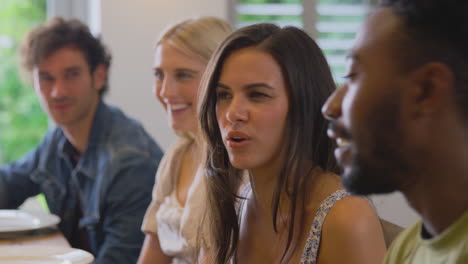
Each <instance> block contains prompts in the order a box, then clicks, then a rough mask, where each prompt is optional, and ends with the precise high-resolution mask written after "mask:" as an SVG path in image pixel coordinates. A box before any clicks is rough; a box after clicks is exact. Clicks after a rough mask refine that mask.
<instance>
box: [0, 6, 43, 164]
mask: <svg viewBox="0 0 468 264" xmlns="http://www.w3.org/2000/svg"><path fill="white" fill-rule="evenodd" d="M45 19H46V0H1V3H0V165H1V164H5V163H8V162H11V161H14V160H16V159H18V158H20V157H21V156H23V155H24V154H25V153H27V152H28V151H29V150H31V149H32V148H33V147H34V146H35V145H37V143H38V142H39V141H40V140H41V138H42V136H43V135H44V133H45V131H46V130H47V116H46V115H45V113H44V112H43V111H42V109H41V107H40V104H39V102H38V99H37V97H36V95H35V93H34V90H33V88H32V87H31V84H30V83H29V81H27V80H22V78H21V77H20V70H19V63H18V61H19V59H18V49H19V45H20V43H21V40H22V38H23V37H24V34H26V33H27V32H28V31H29V30H30V29H31V28H32V27H33V26H35V25H37V24H39V23H42V22H43V21H44V20H45ZM23 79H24V78H23Z"/></svg>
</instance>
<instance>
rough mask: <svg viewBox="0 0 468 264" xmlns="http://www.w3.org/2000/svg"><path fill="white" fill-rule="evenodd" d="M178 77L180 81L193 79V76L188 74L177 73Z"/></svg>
mask: <svg viewBox="0 0 468 264" xmlns="http://www.w3.org/2000/svg"><path fill="white" fill-rule="evenodd" d="M176 77H177V79H179V80H185V79H191V78H192V74H190V73H186V72H179V73H177V75H176Z"/></svg>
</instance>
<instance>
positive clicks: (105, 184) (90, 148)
mask: <svg viewBox="0 0 468 264" xmlns="http://www.w3.org/2000/svg"><path fill="white" fill-rule="evenodd" d="M21 61H22V66H23V69H24V71H25V73H26V74H27V75H28V77H30V79H31V80H32V82H33V86H34V89H35V91H36V93H37V95H38V97H39V99H40V102H41V104H42V106H43V108H44V110H45V111H46V112H47V113H48V115H49V117H50V118H51V120H52V121H53V122H54V123H55V125H56V126H55V127H54V128H52V129H51V130H50V131H49V132H48V133H47V134H46V135H45V137H44V139H43V140H42V142H41V143H39V145H38V146H37V147H36V148H35V149H33V150H32V151H31V152H30V153H28V154H27V155H26V156H25V157H24V158H22V159H21V160H19V161H17V162H13V163H11V164H7V165H5V166H3V167H1V168H0V208H17V207H18V206H19V205H21V204H22V203H23V201H24V200H25V199H26V198H28V197H31V196H34V195H37V194H39V193H43V194H44V195H45V198H46V200H47V204H48V207H49V209H50V212H51V213H53V214H56V215H58V216H59V217H60V218H61V222H60V224H59V228H60V230H61V231H62V232H63V234H64V235H65V237H66V238H67V240H68V241H69V242H70V244H71V246H73V247H76V248H81V249H85V250H87V251H90V252H92V253H93V254H94V255H95V257H96V260H95V263H135V262H136V260H137V257H138V254H139V251H140V248H141V245H142V242H143V238H144V235H143V233H141V232H140V231H139V228H140V226H141V222H142V219H143V215H144V213H145V210H146V208H147V206H148V205H149V203H150V201H151V190H152V186H153V184H154V174H155V172H156V169H157V167H158V164H159V160H160V158H161V155H162V153H161V150H160V149H159V147H158V146H157V145H156V143H155V142H154V141H153V139H152V138H151V137H150V136H149V135H148V134H147V132H146V131H145V130H144V129H143V127H142V126H141V125H140V124H139V123H138V122H137V121H135V120H133V119H130V118H128V117H127V116H125V115H124V113H122V111H120V110H119V109H118V108H116V107H113V106H110V105H107V104H106V103H104V102H103V99H102V96H103V93H104V92H105V90H106V89H107V79H108V78H107V76H108V74H107V73H108V70H109V66H110V61H111V56H110V54H109V53H108V51H107V50H106V48H105V46H104V45H103V44H102V43H101V41H100V40H99V39H98V38H96V37H94V36H93V35H92V34H91V33H90V31H89V28H88V27H87V26H86V25H84V24H83V23H81V22H80V21H78V20H74V19H71V20H65V19H62V18H54V19H51V20H50V21H49V22H48V23H46V24H44V25H41V26H38V27H37V28H35V29H34V30H32V31H31V32H29V34H28V35H27V36H26V38H25V39H24V42H23V43H22V47H21Z"/></svg>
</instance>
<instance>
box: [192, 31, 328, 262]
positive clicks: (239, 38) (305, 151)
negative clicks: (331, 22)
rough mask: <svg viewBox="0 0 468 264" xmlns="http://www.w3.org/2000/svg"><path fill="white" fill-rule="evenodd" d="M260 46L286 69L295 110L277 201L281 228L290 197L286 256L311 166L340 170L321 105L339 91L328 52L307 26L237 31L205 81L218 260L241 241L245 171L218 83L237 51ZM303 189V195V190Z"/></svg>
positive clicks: (204, 118) (203, 116)
mask: <svg viewBox="0 0 468 264" xmlns="http://www.w3.org/2000/svg"><path fill="white" fill-rule="evenodd" d="M247 47H256V48H258V49H260V50H262V51H264V52H267V53H268V54H270V55H271V56H272V57H273V58H274V59H275V61H276V62H277V63H278V65H279V66H280V68H281V71H282V74H283V77H284V79H285V81H286V84H287V89H288V91H287V92H288V98H289V110H288V117H287V121H286V122H287V123H286V139H285V140H284V142H283V148H284V151H285V152H284V153H285V157H286V158H285V159H284V161H283V164H282V166H281V168H282V169H281V171H280V173H279V174H278V175H277V182H276V186H275V191H274V197H273V200H272V205H271V206H272V210H273V215H272V221H273V225H274V228H275V231H277V215H278V208H279V204H280V199H281V196H282V195H283V194H284V193H286V195H287V197H288V198H289V201H290V203H289V216H290V217H289V219H288V224H287V225H288V240H287V245H286V249H285V251H284V253H283V259H284V257H285V256H286V254H287V252H288V250H289V248H290V246H291V244H292V243H293V241H292V240H293V234H295V232H297V230H295V227H294V223H295V221H294V218H295V217H296V215H297V213H299V215H300V217H301V218H303V211H304V210H300V211H298V210H297V208H296V207H297V204H299V205H302V209H304V207H303V206H304V205H303V201H304V193H305V192H304V191H305V190H304V186H306V184H304V183H305V182H308V181H310V178H311V177H310V175H311V173H310V171H311V170H312V169H314V168H316V167H317V166H318V167H321V168H322V169H324V170H327V171H333V172H336V171H337V166H336V162H335V159H334V156H333V148H334V142H333V141H332V140H330V139H329V138H328V137H327V135H326V129H327V123H326V121H325V119H324V118H323V116H322V114H321V107H322V105H323V104H324V103H325V101H326V99H327V98H328V96H329V95H330V94H331V93H332V92H333V91H334V89H335V85H334V82H333V78H332V75H331V72H330V69H329V67H328V64H327V62H326V60H325V57H324V55H323V53H322V51H321V50H320V48H319V47H318V46H317V44H316V43H315V41H314V40H312V39H311V38H310V37H309V36H308V35H307V34H306V33H305V32H304V31H302V30H300V29H298V28H295V27H285V28H279V27H278V26H276V25H273V24H256V25H252V26H248V27H245V28H241V29H239V30H237V31H235V32H234V33H233V34H231V35H230V36H229V37H228V38H227V39H226V40H225V41H224V42H223V43H222V44H221V45H220V47H218V49H217V51H216V52H215V54H214V56H213V57H212V58H211V60H210V62H209V64H208V67H207V71H206V73H205V77H204V80H203V83H202V85H201V87H200V88H201V91H200V92H201V94H200V97H201V98H200V101H199V102H200V103H201V104H200V108H199V115H200V121H201V128H202V131H203V135H204V138H205V140H206V142H207V154H206V155H207V157H206V159H205V164H204V165H205V166H206V176H207V177H208V180H207V181H208V195H209V204H210V206H209V207H208V208H210V210H211V211H210V214H211V215H210V218H211V221H212V222H211V233H212V234H211V235H212V236H213V240H214V241H213V245H211V249H212V253H213V254H214V259H215V261H216V263H226V262H227V261H229V259H230V258H231V257H232V256H233V255H234V254H235V251H236V249H237V242H238V240H239V220H238V217H239V216H238V212H237V211H236V204H237V203H238V202H239V199H242V197H239V195H238V193H237V191H238V188H239V185H240V181H241V177H242V176H241V174H242V171H240V170H239V169H236V168H234V167H233V166H232V165H231V163H230V161H229V157H228V153H227V151H226V148H225V147H224V144H223V140H222V137H221V134H220V130H219V126H218V122H217V117H216V103H217V96H216V86H217V83H218V81H219V77H220V74H221V71H222V68H223V64H224V62H225V60H226V58H227V57H228V56H229V55H230V54H232V53H233V52H234V51H237V50H240V49H243V48H247ZM300 194H302V195H300Z"/></svg>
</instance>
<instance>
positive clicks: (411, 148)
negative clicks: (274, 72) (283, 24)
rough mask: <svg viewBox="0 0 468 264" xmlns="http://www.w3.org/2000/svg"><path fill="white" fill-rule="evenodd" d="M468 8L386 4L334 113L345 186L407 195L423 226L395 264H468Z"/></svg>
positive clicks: (355, 56)
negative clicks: (399, 192) (398, 192)
mask: <svg viewBox="0 0 468 264" xmlns="http://www.w3.org/2000/svg"><path fill="white" fill-rule="evenodd" d="M466 14H468V2H467V1H456V0H444V1H440V0H384V1H383V2H382V3H381V4H380V6H379V8H378V9H377V10H376V11H374V12H373V13H372V14H371V15H370V16H369V17H368V19H367V21H366V22H365V24H364V26H363V28H362V30H361V31H360V32H359V33H358V36H357V38H356V42H355V45H354V47H353V48H352V49H351V52H350V55H349V60H350V67H349V69H348V74H347V76H346V81H345V83H344V85H342V86H341V87H340V88H338V89H337V90H336V91H335V92H334V94H333V95H332V96H331V97H330V98H329V100H328V101H327V103H326V104H325V105H324V107H323V109H322V111H323V114H324V115H325V116H326V117H327V118H328V119H329V120H330V127H329V131H328V135H329V136H330V137H331V138H334V139H336V142H337V145H338V147H337V148H336V150H335V156H336V157H337V159H338V161H339V162H340V164H341V166H342V167H343V169H344V171H343V177H342V180H343V184H344V186H345V187H346V188H347V189H348V190H349V191H351V192H353V193H356V194H362V195H367V194H380V193H390V192H394V191H401V192H402V193H403V195H404V196H405V197H406V199H407V201H408V203H409V204H410V205H411V206H412V207H413V208H414V209H415V210H416V211H417V212H418V213H419V215H420V216H421V218H422V220H421V221H419V222H418V223H416V224H415V225H414V226H412V227H410V228H409V229H407V230H405V231H404V232H403V233H402V234H400V236H399V237H398V238H397V239H396V241H395V242H394V243H393V245H392V246H391V248H390V250H389V252H388V254H387V257H386V262H385V263H398V264H402V263H403V264H404V263H468V212H467V209H468V195H467V190H468V162H467V160H466V159H467V157H468V16H467V15H466Z"/></svg>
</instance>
